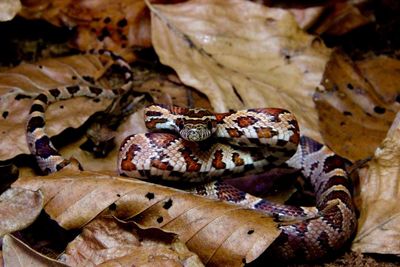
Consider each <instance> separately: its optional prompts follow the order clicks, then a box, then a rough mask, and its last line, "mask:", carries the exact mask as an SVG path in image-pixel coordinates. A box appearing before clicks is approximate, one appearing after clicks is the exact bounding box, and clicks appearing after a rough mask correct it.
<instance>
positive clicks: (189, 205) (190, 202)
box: [13, 170, 279, 266]
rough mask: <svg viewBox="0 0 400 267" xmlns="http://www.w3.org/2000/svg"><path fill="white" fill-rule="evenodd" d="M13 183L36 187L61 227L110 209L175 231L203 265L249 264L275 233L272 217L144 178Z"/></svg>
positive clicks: (66, 175) (71, 176)
mask: <svg viewBox="0 0 400 267" xmlns="http://www.w3.org/2000/svg"><path fill="white" fill-rule="evenodd" d="M13 186H15V187H23V188H29V189H31V190H38V189H40V190H41V191H42V192H43V194H44V196H45V201H44V202H45V207H44V209H45V211H46V212H47V213H48V214H49V215H50V217H51V218H52V219H54V220H55V221H57V222H58V223H59V224H60V225H61V226H62V227H64V228H66V229H72V228H79V227H82V226H83V225H85V224H87V223H88V222H89V221H91V220H92V219H93V218H95V217H96V216H97V215H99V214H100V213H102V212H112V213H113V214H114V215H115V216H116V217H118V218H121V219H128V218H132V219H133V220H134V221H135V222H137V223H139V224H141V225H143V226H145V227H160V228H161V229H163V230H164V231H168V232H173V233H176V234H178V236H179V239H180V240H181V241H182V242H184V243H186V245H187V246H188V248H189V249H190V250H191V251H193V252H195V253H197V254H198V255H199V257H200V258H201V260H202V262H203V263H205V264H211V265H212V264H216V263H218V264H220V265H226V266H238V265H242V264H243V261H245V262H251V261H253V260H254V259H256V258H257V257H258V256H259V255H260V254H261V253H262V252H263V251H264V250H265V249H266V248H267V247H268V246H269V245H270V244H271V243H272V242H273V241H274V239H275V238H276V237H277V236H278V235H279V230H278V229H277V228H276V226H275V223H274V222H273V220H272V218H268V217H266V216H264V215H263V214H261V213H259V212H256V211H252V210H247V209H244V208H240V207H238V206H235V205H231V204H228V203H223V202H220V201H215V200H210V199H206V198H203V197H200V196H195V195H192V194H189V193H186V192H183V191H180V190H176V189H171V188H167V187H164V186H160V185H154V184H150V183H146V182H144V181H138V180H128V179H122V178H117V177H112V176H107V175H104V174H100V173H94V172H81V173H70V172H68V171H65V170H63V171H61V172H58V173H55V174H51V175H49V176H46V177H34V178H24V179H19V180H18V181H17V182H16V183H14V185H13ZM110 205H111V206H112V209H111V210H109V207H110Z"/></svg>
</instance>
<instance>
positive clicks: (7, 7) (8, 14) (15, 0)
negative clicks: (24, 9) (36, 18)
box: [0, 0, 21, 21]
mask: <svg viewBox="0 0 400 267" xmlns="http://www.w3.org/2000/svg"><path fill="white" fill-rule="evenodd" d="M20 10H21V2H20V1H19V0H2V1H1V2H0V21H8V20H12V19H13V18H14V17H15V15H17V13H18V12H19V11H20Z"/></svg>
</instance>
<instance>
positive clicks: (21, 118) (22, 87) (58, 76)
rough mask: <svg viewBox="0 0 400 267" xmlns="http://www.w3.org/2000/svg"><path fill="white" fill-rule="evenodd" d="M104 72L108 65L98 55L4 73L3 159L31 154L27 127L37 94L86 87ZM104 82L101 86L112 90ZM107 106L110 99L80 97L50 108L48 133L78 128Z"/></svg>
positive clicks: (0, 101)
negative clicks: (59, 88) (54, 89)
mask: <svg viewBox="0 0 400 267" xmlns="http://www.w3.org/2000/svg"><path fill="white" fill-rule="evenodd" d="M105 71H106V68H105V65H104V64H103V63H102V62H101V61H100V60H99V58H98V57H97V56H92V55H78V56H71V57H64V58H56V59H47V60H43V61H40V62H38V63H37V64H22V65H20V66H18V67H16V68H13V69H10V70H7V71H4V72H1V73H0V95H1V98H0V114H1V115H2V116H1V117H0V128H1V132H0V147H1V149H0V160H7V159H11V158H13V157H15V156H17V155H19V154H30V152H29V150H28V146H27V143H26V137H25V128H26V120H27V118H28V112H29V109H30V106H31V103H32V99H33V98H34V97H35V96H36V95H38V94H39V93H40V92H42V91H44V90H48V89H51V88H55V87H57V86H63V85H74V84H84V83H86V84H87V81H86V80H91V79H93V80H94V81H96V80H97V79H98V78H99V77H100V76H101V75H102V74H103V73H104V72H105ZM85 79H86V80H85ZM103 80H104V79H102V80H101V81H100V84H99V86H103V87H109V85H108V83H105V81H103ZM108 103H110V100H106V99H101V101H100V102H97V101H93V99H89V98H82V97H80V98H75V99H70V100H66V101H62V102H57V103H55V104H53V105H50V107H49V108H48V110H47V112H46V121H47V127H46V129H47V133H48V134H49V135H50V136H54V135H57V134H59V133H60V132H62V131H63V130H65V129H66V128H68V127H73V128H77V127H79V126H80V125H82V124H83V122H85V121H86V120H87V118H88V117H89V116H90V115H92V114H93V113H95V112H96V111H99V110H100V109H104V107H105V106H106V105H107V104H108ZM76 107H79V109H77V108H76ZM60 118H63V119H62V120H61V119H60Z"/></svg>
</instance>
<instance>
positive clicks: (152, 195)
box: [145, 192, 154, 200]
mask: <svg viewBox="0 0 400 267" xmlns="http://www.w3.org/2000/svg"><path fill="white" fill-rule="evenodd" d="M145 197H146V198H148V199H149V200H152V199H153V198H154V193H151V192H148V193H147V194H146V195H145Z"/></svg>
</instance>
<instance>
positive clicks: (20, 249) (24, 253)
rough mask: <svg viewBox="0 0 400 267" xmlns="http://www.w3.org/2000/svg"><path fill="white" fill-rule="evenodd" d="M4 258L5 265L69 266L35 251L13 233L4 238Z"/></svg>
mask: <svg viewBox="0 0 400 267" xmlns="http://www.w3.org/2000/svg"><path fill="white" fill-rule="evenodd" d="M3 260H4V266H12V267H19V266H20V267H42V266H43V267H47V266H54V267H65V266H67V265H65V264H63V263H61V262H58V261H56V260H53V259H50V258H48V257H46V256H44V255H42V254H40V253H38V252H36V251H34V250H33V249H31V248H30V247H28V246H27V245H26V244H24V243H22V241H20V240H18V239H17V238H15V237H13V236H11V235H6V236H5V237H4V238H3Z"/></svg>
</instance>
